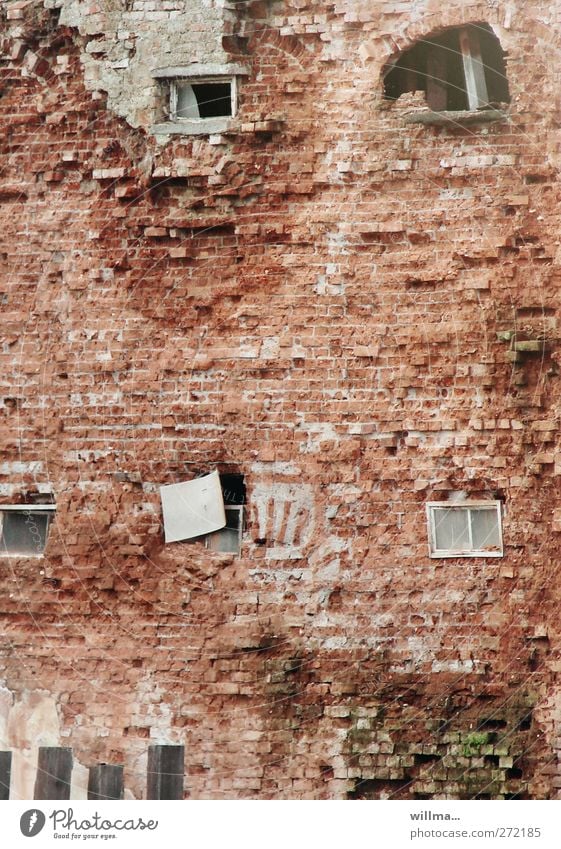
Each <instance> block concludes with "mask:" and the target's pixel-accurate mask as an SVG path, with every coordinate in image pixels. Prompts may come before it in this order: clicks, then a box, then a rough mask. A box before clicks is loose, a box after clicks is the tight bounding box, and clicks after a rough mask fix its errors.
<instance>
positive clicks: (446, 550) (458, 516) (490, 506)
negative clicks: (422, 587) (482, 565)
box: [427, 501, 503, 557]
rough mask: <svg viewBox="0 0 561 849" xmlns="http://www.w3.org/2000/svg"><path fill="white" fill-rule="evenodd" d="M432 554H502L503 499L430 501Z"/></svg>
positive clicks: (437, 555)
mask: <svg viewBox="0 0 561 849" xmlns="http://www.w3.org/2000/svg"><path fill="white" fill-rule="evenodd" d="M427 519H428V533H429V550H430V556H431V557H502V555H503V547H502V528H501V503H500V501H468V502H462V503H461V504H454V503H453V502H449V501H437V502H433V503H432V504H427Z"/></svg>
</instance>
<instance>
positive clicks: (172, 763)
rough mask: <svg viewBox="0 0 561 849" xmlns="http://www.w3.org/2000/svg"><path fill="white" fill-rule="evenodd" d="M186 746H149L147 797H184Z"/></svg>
mask: <svg viewBox="0 0 561 849" xmlns="http://www.w3.org/2000/svg"><path fill="white" fill-rule="evenodd" d="M184 769H185V746H149V748H148V780H147V788H146V798H147V799H183V773H184Z"/></svg>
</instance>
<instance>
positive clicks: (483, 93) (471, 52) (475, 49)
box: [460, 29, 489, 109]
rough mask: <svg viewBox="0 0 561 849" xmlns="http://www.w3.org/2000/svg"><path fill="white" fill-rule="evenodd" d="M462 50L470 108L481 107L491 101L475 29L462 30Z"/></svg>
mask: <svg viewBox="0 0 561 849" xmlns="http://www.w3.org/2000/svg"><path fill="white" fill-rule="evenodd" d="M460 50H461V51H462V60H463V64H464V75H465V79H466V92H467V97H468V107H469V109H480V108H481V107H482V106H487V105H488V103H489V95H488V93H487V83H486V81H485V68H484V67H483V59H482V58H481V49H480V47H479V38H478V37H477V33H476V32H475V31H474V30H467V29H463V30H460Z"/></svg>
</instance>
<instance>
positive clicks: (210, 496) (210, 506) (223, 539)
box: [160, 471, 246, 554]
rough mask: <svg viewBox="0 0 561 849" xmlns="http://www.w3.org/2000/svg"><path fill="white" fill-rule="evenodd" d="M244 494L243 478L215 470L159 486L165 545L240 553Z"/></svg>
mask: <svg viewBox="0 0 561 849" xmlns="http://www.w3.org/2000/svg"><path fill="white" fill-rule="evenodd" d="M245 492H246V490H245V483H244V478H243V475H234V474H224V475H219V474H218V471H214V472H211V474H209V475H205V476H203V477H201V478H195V480H192V481H185V482H184V483H178V484H170V485H169V486H162V487H160V495H161V500H162V511H163V518H164V533H165V541H166V543H170V542H182V541H193V542H197V541H199V542H204V544H205V546H206V548H208V549H209V550H210V551H218V552H222V553H230V554H239V553H240V550H241V538H242V531H243V517H244V512H243V505H244V504H245Z"/></svg>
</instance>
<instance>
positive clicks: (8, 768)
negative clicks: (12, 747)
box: [0, 752, 12, 800]
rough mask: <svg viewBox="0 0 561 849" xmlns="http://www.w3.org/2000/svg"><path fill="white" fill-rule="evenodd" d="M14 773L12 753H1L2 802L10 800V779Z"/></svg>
mask: <svg viewBox="0 0 561 849" xmlns="http://www.w3.org/2000/svg"><path fill="white" fill-rule="evenodd" d="M11 772H12V753H11V752H0V800H6V799H9V798H10V777H11Z"/></svg>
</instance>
